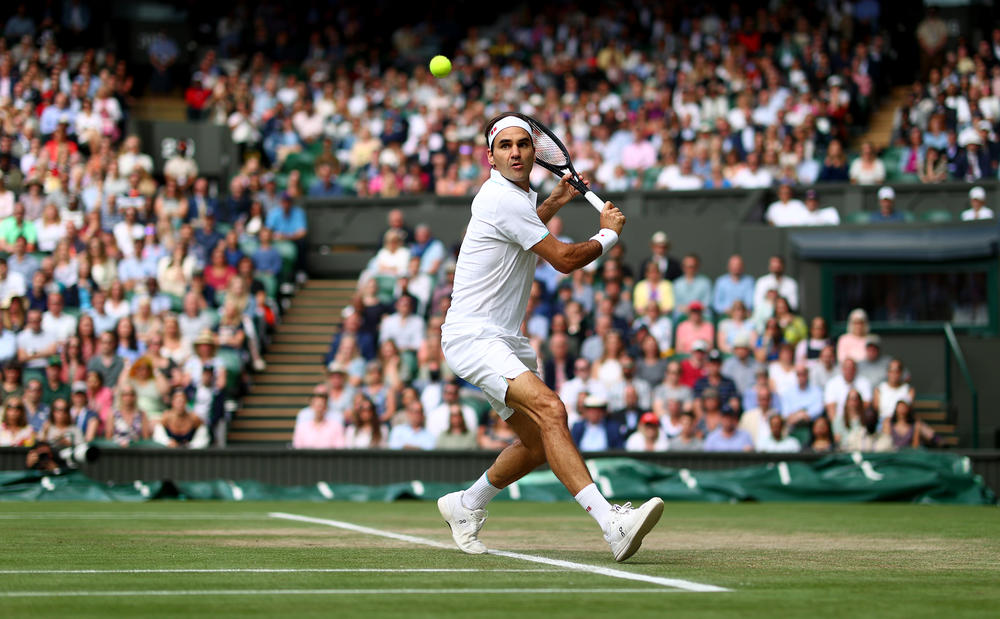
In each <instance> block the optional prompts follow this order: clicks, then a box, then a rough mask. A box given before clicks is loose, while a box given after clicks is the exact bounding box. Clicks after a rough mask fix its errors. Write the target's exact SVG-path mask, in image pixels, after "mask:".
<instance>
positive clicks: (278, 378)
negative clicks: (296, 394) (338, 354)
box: [251, 372, 326, 393]
mask: <svg viewBox="0 0 1000 619" xmlns="http://www.w3.org/2000/svg"><path fill="white" fill-rule="evenodd" d="M324 380H326V376H325V375H324V374H321V373H317V374H308V375H306V374H283V373H280V372H275V373H271V372H266V373H264V374H258V375H257V376H255V377H254V382H253V387H252V388H251V393H252V392H253V389H256V388H257V387H258V386H262V385H307V386H309V388H310V389H311V388H312V387H313V386H315V385H316V383H319V382H322V381H324Z"/></svg>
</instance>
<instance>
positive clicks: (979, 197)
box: [962, 187, 995, 221]
mask: <svg viewBox="0 0 1000 619" xmlns="http://www.w3.org/2000/svg"><path fill="white" fill-rule="evenodd" d="M994 217H995V215H994V214H993V209H991V208H989V207H988V206H986V190H984V189H983V188H982V187H973V188H972V189H970V190H969V208H967V209H965V210H964V211H962V221H973V220H976V219H993V218H994Z"/></svg>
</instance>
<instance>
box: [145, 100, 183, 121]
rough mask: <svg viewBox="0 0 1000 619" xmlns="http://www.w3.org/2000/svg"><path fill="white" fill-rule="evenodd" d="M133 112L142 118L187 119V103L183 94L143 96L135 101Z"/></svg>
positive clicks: (161, 119) (162, 119)
mask: <svg viewBox="0 0 1000 619" xmlns="http://www.w3.org/2000/svg"><path fill="white" fill-rule="evenodd" d="M132 114H133V115H134V116H135V117H136V118H138V119H140V120H160V121H184V120H187V103H185V101H184V97H183V96H180V97H179V96H168V97H154V96H146V97H141V98H140V99H139V100H137V101H136V102H135V106H134V107H133V108H132Z"/></svg>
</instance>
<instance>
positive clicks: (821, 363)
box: [809, 344, 839, 389]
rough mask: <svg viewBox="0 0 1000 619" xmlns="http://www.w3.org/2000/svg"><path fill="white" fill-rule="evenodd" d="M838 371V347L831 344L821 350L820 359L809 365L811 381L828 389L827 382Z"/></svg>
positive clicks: (821, 387)
mask: <svg viewBox="0 0 1000 619" xmlns="http://www.w3.org/2000/svg"><path fill="white" fill-rule="evenodd" d="M838 371H839V370H838V367H837V353H836V349H835V348H834V346H833V344H830V345H828V346H826V347H824V348H823V350H821V351H820V353H819V359H816V360H815V361H814V362H813V363H812V364H810V365H809V381H810V382H811V383H813V384H814V385H816V386H817V387H819V388H820V389H826V384H827V383H828V382H830V379H831V378H833V377H834V376H836V375H837V373H838Z"/></svg>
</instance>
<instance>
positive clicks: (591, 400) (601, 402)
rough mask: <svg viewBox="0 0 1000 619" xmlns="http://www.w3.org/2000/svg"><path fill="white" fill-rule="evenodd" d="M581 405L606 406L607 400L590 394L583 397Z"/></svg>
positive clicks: (590, 406) (589, 406)
mask: <svg viewBox="0 0 1000 619" xmlns="http://www.w3.org/2000/svg"><path fill="white" fill-rule="evenodd" d="M583 405H584V406H586V407H587V408H607V407H608V401H607V400H605V399H604V398H603V397H602V396H599V395H597V394H590V395H588V396H587V397H585V398H584V399H583Z"/></svg>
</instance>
